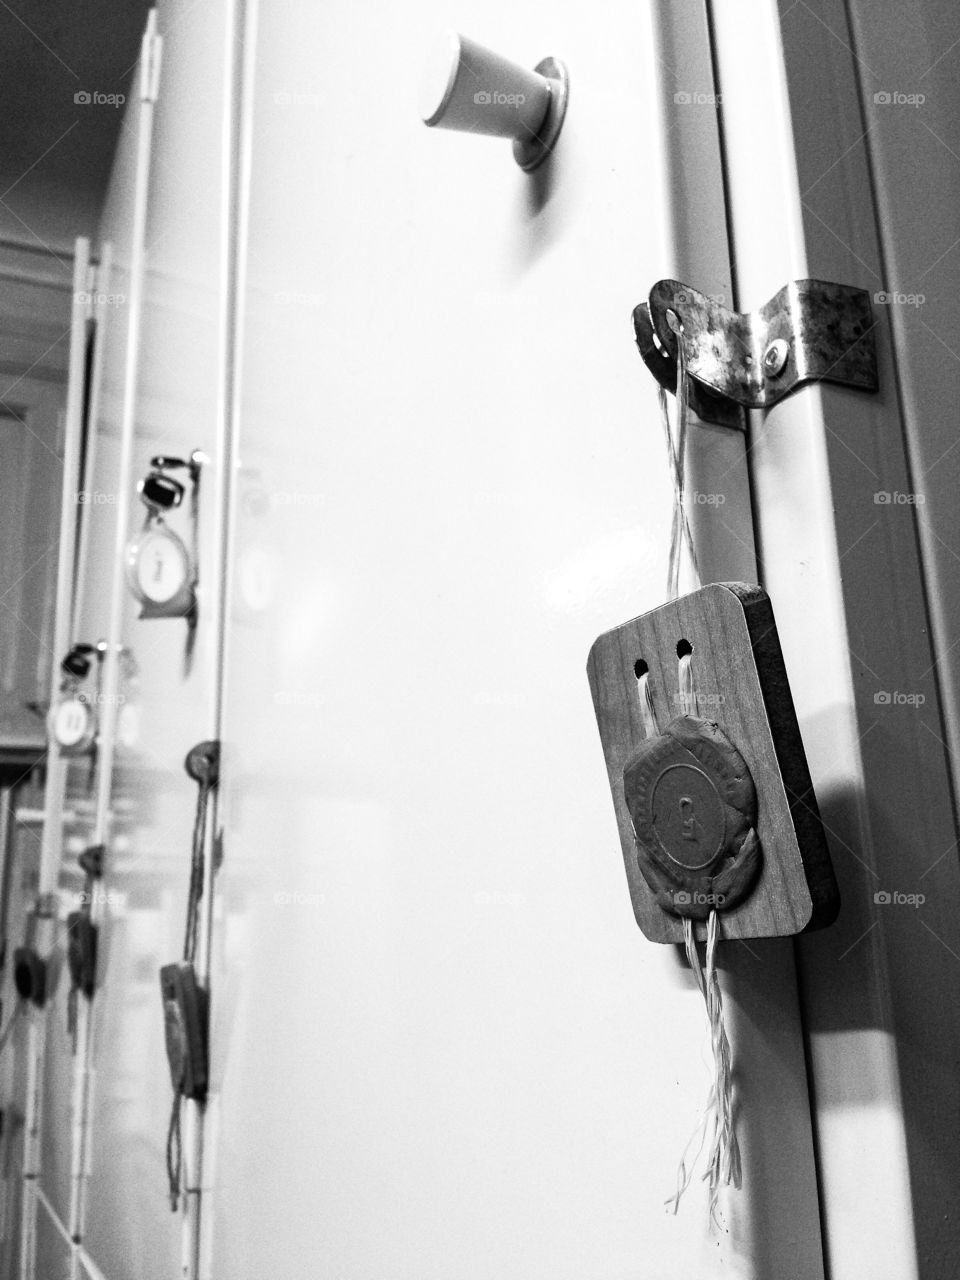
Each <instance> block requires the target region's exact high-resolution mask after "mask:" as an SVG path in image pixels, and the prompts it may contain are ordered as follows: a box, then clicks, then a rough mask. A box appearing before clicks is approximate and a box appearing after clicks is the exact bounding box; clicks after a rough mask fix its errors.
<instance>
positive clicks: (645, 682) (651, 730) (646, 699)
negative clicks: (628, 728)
mask: <svg viewBox="0 0 960 1280" xmlns="http://www.w3.org/2000/svg"><path fill="white" fill-rule="evenodd" d="M637 693H638V695H639V698H640V720H641V723H642V724H643V736H644V737H645V738H656V737H657V735H658V734H659V732H660V730H659V729H658V728H657V713H656V710H655V709H654V705H653V695H652V694H651V692H650V672H649V671H645V672H644V673H643V675H642V676H640V678H639V679H638V680H637Z"/></svg>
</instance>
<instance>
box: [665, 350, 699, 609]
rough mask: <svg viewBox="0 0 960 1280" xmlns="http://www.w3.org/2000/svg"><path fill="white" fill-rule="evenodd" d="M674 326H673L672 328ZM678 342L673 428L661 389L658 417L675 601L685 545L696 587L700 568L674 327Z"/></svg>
mask: <svg viewBox="0 0 960 1280" xmlns="http://www.w3.org/2000/svg"><path fill="white" fill-rule="evenodd" d="M671 327H673V326H671ZM674 333H675V335H676V339H677V395H676V399H677V411H676V426H675V427H672V426H671V424H670V413H669V410H668V408H667V393H666V391H665V390H664V389H663V387H660V388H659V389H658V396H659V400H660V418H661V421H662V423H663V432H664V436H665V437H666V442H667V457H668V459H669V463H670V472H671V475H672V478H673V520H672V523H671V528H670V556H669V559H668V563H667V597H668V599H670V600H676V598H677V596H678V595H679V594H680V563H681V560H682V552H683V546H684V544H686V547H687V552H688V555H689V558H690V565H691V568H692V570H693V575H694V578H695V579H696V585H697V586H699V584H700V565H699V563H698V561H697V551H696V548H695V547H694V545H693V533H692V531H691V529H690V521H689V520H688V519H687V512H686V507H685V506H684V490H685V488H686V451H687V425H688V419H689V402H688V394H687V390H688V388H687V366H686V358H685V356H684V351H683V339H682V337H681V334H680V332H679V330H678V329H677V328H674Z"/></svg>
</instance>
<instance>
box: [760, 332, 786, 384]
mask: <svg viewBox="0 0 960 1280" xmlns="http://www.w3.org/2000/svg"><path fill="white" fill-rule="evenodd" d="M789 355H790V344H789V342H787V340H786V339H785V338H774V340H773V342H771V343H770V345H769V347H767V349H766V351H765V352H764V353H763V371H764V373H765V374H766V375H767V377H768V378H775V377H776V376H777V374H778V373H783V370H784V367H785V366H786V363H787V359H788V357H789Z"/></svg>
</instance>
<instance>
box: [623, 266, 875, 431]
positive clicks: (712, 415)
mask: <svg viewBox="0 0 960 1280" xmlns="http://www.w3.org/2000/svg"><path fill="white" fill-rule="evenodd" d="M671 317H672V323H671ZM875 324H876V321H875V320H874V318H873V309H872V307H871V304H870V295H869V293H867V292H866V291H865V290H863V289H854V288H852V287H851V286H849V285H844V284H833V283H832V282H830V281H828V280H794V281H793V282H792V283H790V284H786V285H784V286H783V288H782V289H781V290H780V291H779V292H778V293H776V294H774V296H773V297H772V298H771V299H770V301H769V302H767V303H765V304H764V305H763V306H762V307H760V308H759V310H757V311H749V312H746V313H740V312H736V311H730V310H729V309H728V308H727V307H725V306H723V305H721V303H719V302H716V301H714V299H712V298H708V297H707V295H706V294H704V293H700V292H699V290H697V289H691V288H690V286H689V285H685V284H681V283H680V281H679V280H660V281H658V282H657V283H656V284H655V285H654V286H653V288H652V289H651V290H650V298H649V301H648V302H646V303H640V305H639V306H637V307H635V308H634V312H633V326H634V332H635V333H636V339H637V347H638V348H639V350H640V354H641V355H642V356H643V359H644V361H645V362H646V365H647V368H648V369H650V371H651V373H652V374H653V376H654V377H655V378H656V379H657V381H658V382H659V383H660V385H661V386H663V387H665V388H666V389H667V390H668V391H675V390H676V386H677V342H678V341H682V342H683V354H684V358H685V362H686V368H687V373H688V374H689V377H690V388H689V391H690V407H691V409H692V410H693V411H694V413H695V414H696V415H697V417H698V418H700V419H702V420H703V421H704V422H712V423H716V424H717V425H718V426H724V427H735V428H738V429H740V430H744V429H745V426H746V418H745V415H744V412H743V410H744V409H769V408H770V407H771V406H772V405H775V404H776V403H777V402H778V401H780V400H782V399H783V398H784V396H786V395H788V394H789V393H790V392H791V391H793V390H794V389H795V388H796V387H799V386H800V385H801V384H803V383H805V382H821V381H822V382H837V383H840V384H841V385H842V386H846V387H855V388H857V389H858V390H861V391H876V390H877V386H878V378H877V355H876V348H875V345H874V341H873V328H874V325H875Z"/></svg>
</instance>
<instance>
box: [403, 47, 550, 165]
mask: <svg viewBox="0 0 960 1280" xmlns="http://www.w3.org/2000/svg"><path fill="white" fill-rule="evenodd" d="M567 93H568V90H567V70H566V67H565V66H564V65H563V63H562V62H559V61H558V60H557V59H556V58H544V59H543V61H542V62H538V63H537V65H536V67H535V68H534V69H533V71H528V70H526V68H525V67H518V66H517V65H516V63H513V62H508V61H507V59H506V58H501V57H500V55H499V54H496V53H492V52H491V51H490V50H489V49H485V48H484V47H483V45H481V44H477V43H476V41H474V40H469V39H467V37H466V36H461V35H457V34H456V32H453V31H449V32H447V33H446V34H445V35H444V36H443V37H442V38H441V39H440V40H439V41H438V42H437V44H436V45H435V47H434V49H433V51H432V52H431V55H430V58H429V60H428V63H427V67H426V71H425V75H424V78H423V86H422V89H421V94H420V112H421V115H422V116H423V122H424V124H428V125H436V126H438V127H439V128H441V129H459V130H461V131H462V132H464V133H487V134H493V135H494V136H496V137H499V138H513V140H514V141H513V154H514V156H515V158H516V161H517V163H518V164H519V165H520V167H521V169H526V170H527V171H529V170H531V169H535V168H536V167H537V165H538V164H541V163H542V161H543V160H545V159H546V157H547V155H549V153H550V150H551V148H552V147H553V145H554V143H555V142H556V140H557V137H558V135H559V133H560V129H561V126H562V125H563V117H564V115H565V113H566V109H567Z"/></svg>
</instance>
